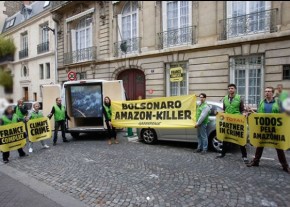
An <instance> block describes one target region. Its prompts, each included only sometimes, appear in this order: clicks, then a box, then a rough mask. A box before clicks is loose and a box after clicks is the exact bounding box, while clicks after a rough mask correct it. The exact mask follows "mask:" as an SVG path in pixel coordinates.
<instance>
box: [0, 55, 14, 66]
mask: <svg viewBox="0 0 290 207" xmlns="http://www.w3.org/2000/svg"><path fill="white" fill-rule="evenodd" d="M9 61H14V55H5V56H2V57H1V56H0V64H1V63H4V62H9Z"/></svg>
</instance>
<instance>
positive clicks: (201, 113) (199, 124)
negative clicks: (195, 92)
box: [194, 93, 210, 154]
mask: <svg viewBox="0 0 290 207" xmlns="http://www.w3.org/2000/svg"><path fill="white" fill-rule="evenodd" d="M199 98H200V104H199V105H198V106H197V109H196V125H195V126H194V127H195V128H197V138H198V145H197V149H196V151H195V152H197V153H199V152H201V154H205V153H206V152H207V147H208V137H207V131H206V128H207V124H208V123H209V112H210V107H209V106H208V105H207V103H206V102H205V100H206V94H205V93H201V94H199Z"/></svg>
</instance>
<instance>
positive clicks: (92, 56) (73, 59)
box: [63, 47, 97, 65]
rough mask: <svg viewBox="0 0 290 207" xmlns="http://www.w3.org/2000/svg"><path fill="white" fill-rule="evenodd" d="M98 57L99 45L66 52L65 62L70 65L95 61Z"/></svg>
mask: <svg viewBox="0 0 290 207" xmlns="http://www.w3.org/2000/svg"><path fill="white" fill-rule="evenodd" d="M96 58H97V47H88V48H84V49H80V50H76V51H73V52H69V53H64V60H63V64H64V65H68V64H72V63H78V62H85V61H93V60H96Z"/></svg>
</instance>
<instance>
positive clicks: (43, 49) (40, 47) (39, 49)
mask: <svg viewBox="0 0 290 207" xmlns="http://www.w3.org/2000/svg"><path fill="white" fill-rule="evenodd" d="M48 51H49V42H48V41H47V42H43V43H41V44H39V45H37V54H40V53H43V52H48Z"/></svg>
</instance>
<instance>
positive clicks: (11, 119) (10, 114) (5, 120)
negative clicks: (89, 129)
mask: <svg viewBox="0 0 290 207" xmlns="http://www.w3.org/2000/svg"><path fill="white" fill-rule="evenodd" d="M20 121H22V120H21V119H20V118H19V117H18V116H17V115H16V114H15V113H14V111H13V109H12V106H8V107H7V108H6V109H5V111H4V115H3V116H2V117H1V119H0V125H1V126H2V125H8V124H13V123H17V122H20ZM17 151H18V153H19V156H20V157H25V156H27V155H26V153H25V152H24V151H23V149H22V148H19V149H17ZM2 155H3V162H4V163H5V164H6V163H8V162H9V156H10V152H9V151H8V152H2Z"/></svg>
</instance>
